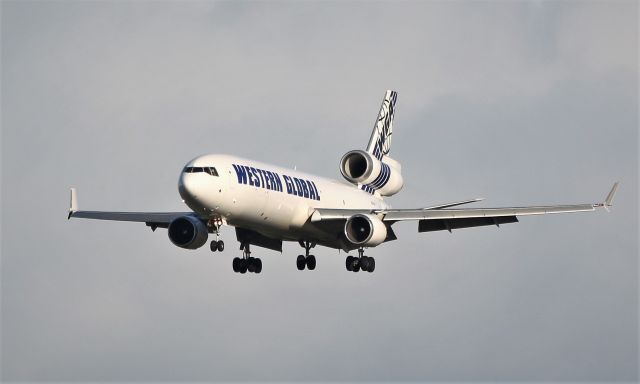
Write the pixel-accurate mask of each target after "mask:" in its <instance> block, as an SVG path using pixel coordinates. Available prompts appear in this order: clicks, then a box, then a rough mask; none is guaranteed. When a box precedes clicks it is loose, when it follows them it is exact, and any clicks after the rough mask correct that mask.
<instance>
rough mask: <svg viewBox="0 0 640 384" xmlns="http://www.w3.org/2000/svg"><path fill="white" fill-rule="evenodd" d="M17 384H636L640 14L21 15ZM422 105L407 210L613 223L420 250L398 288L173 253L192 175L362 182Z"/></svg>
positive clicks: (281, 8)
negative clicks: (568, 207)
mask: <svg viewBox="0 0 640 384" xmlns="http://www.w3.org/2000/svg"><path fill="white" fill-rule="evenodd" d="M1 32H2V360H1V363H2V380H3V381H23V380H24V381H35V380H58V381H107V380H118V381H140V380H151V381H158V380H172V381H174V380H175V381H193V380H206V381H211V380H214V381H215V380H295V381H298V380H385V381H386V380H419V381H427V380H456V381H471V380H485V381H495V380H528V381H542V380H546V381H565V380H574V381H587V380H590V381H615V380H618V381H623V380H626V381H635V380H637V379H638V371H637V368H638V239H637V237H638V187H637V186H638V115H637V113H638V60H637V57H638V37H637V36H638V5H637V3H636V2H623V1H619V2H548V1H536V2H464V1H461V2H402V3H398V2H393V3H392V2H376V3H368V2H356V3H337V2H335V3H334V2H304V3H285V2H278V3H269V2H257V3H207V2H180V3H170V2H162V3H154V2H135V3H126V2H73V3H70V2H10V1H4V2H2V31H1ZM386 89H394V90H397V91H398V93H399V98H398V105H397V113H396V120H395V124H394V126H395V132H394V141H393V146H392V155H393V157H395V158H396V159H397V160H399V161H400V162H402V164H403V174H404V176H405V180H406V185H405V189H404V190H403V191H402V192H401V193H400V194H399V195H397V196H396V197H393V198H392V199H391V202H392V203H393V204H394V206H396V207H420V206H426V205H430V204H435V203H440V202H446V201H452V200H458V199H465V198H473V197H486V198H487V200H486V201H485V202H483V205H485V206H506V205H529V204H556V203H583V202H596V201H601V200H602V199H604V196H605V194H606V192H607V191H608V188H610V186H611V184H612V183H613V182H614V181H616V180H621V182H622V184H621V188H620V191H619V193H618V196H617V199H616V202H615V207H614V209H613V212H612V213H610V214H606V213H605V212H600V213H596V214H575V215H559V216H550V217H535V218H524V219H522V220H521V222H520V223H519V224H512V225H505V226H503V227H501V228H500V229H496V228H478V229H467V230H460V231H455V232H454V233H453V234H449V233H433V234H418V233H417V228H416V227H417V224H416V223H400V224H398V225H396V226H395V227H394V228H395V231H396V234H397V235H398V237H399V241H395V242H392V243H388V244H385V245H383V246H380V247H378V248H375V249H372V250H369V251H368V255H369V256H374V257H375V258H376V264H377V265H376V272H375V273H374V274H372V275H371V274H362V273H360V274H353V273H348V272H347V271H345V269H344V257H345V255H344V254H338V252H337V251H334V250H330V249H324V248H322V249H316V250H315V254H316V256H317V257H318V268H317V270H316V271H314V272H308V271H305V272H298V271H297V270H296V268H295V256H296V255H298V254H299V253H300V252H301V249H300V248H299V246H298V245H297V244H287V245H286V246H285V247H284V251H283V253H282V254H279V253H276V252H272V251H267V250H257V249H256V250H255V251H256V252H254V253H255V256H260V257H262V259H263V264H264V271H263V273H262V274H261V275H239V274H234V273H233V272H232V270H231V260H232V258H233V257H234V256H238V255H239V254H240V251H238V250H237V243H236V241H235V235H234V232H233V230H232V229H230V228H226V229H225V230H224V231H223V236H224V239H225V241H226V242H227V249H226V250H225V252H224V253H223V254H219V253H215V254H212V253H210V252H209V251H208V249H206V248H202V249H200V250H196V251H188V250H183V249H179V248H177V247H174V246H173V245H171V243H170V242H169V240H168V238H167V236H166V231H164V230H158V231H156V232H155V233H153V232H151V231H150V230H149V229H148V228H146V227H145V226H144V225H142V224H132V223H110V222H97V221H82V220H72V221H67V220H66V214H67V208H68V193H69V192H68V188H69V187H71V186H75V187H77V188H78V190H79V202H80V207H81V208H84V209H104V210H149V211H158V210H167V211H173V210H183V209H184V207H183V206H182V205H181V202H180V199H179V195H178V193H177V187H176V183H177V177H178V173H179V171H180V169H181V168H182V166H183V165H184V164H185V163H186V162H187V161H188V160H190V159H191V158H193V157H195V156H197V155H199V154H204V153H232V154H237V155H241V156H246V157H251V158H255V159H257V160H262V161H266V162H271V163H274V164H277V165H282V166H297V167H298V169H301V170H304V171H308V172H312V173H317V174H319V175H323V176H329V177H335V178H339V177H340V176H339V171H338V161H339V159H340V156H342V154H344V153H345V152H346V151H348V150H351V149H355V148H362V147H364V146H365V145H366V141H367V140H368V138H369V135H370V131H371V128H372V126H373V122H374V120H375V117H376V113H377V111H378V107H379V105H380V101H381V99H382V96H383V94H384V91H385V90H386Z"/></svg>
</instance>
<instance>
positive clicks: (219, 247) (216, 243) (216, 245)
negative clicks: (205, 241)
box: [207, 218, 224, 252]
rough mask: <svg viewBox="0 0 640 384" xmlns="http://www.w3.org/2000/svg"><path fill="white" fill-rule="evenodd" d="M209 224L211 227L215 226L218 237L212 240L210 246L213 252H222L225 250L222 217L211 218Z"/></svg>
mask: <svg viewBox="0 0 640 384" xmlns="http://www.w3.org/2000/svg"><path fill="white" fill-rule="evenodd" d="M207 225H208V226H209V227H210V228H211V227H213V228H214V230H213V232H214V233H215V234H216V239H215V240H212V241H211V244H210V246H209V248H210V249H211V252H215V251H218V252H222V251H224V241H222V240H220V227H221V226H222V220H221V219H220V218H212V219H209V222H208V223H207Z"/></svg>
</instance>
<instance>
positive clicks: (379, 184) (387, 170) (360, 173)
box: [340, 150, 404, 196]
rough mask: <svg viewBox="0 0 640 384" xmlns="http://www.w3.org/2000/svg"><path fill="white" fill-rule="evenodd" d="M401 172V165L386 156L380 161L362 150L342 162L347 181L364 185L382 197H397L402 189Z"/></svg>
mask: <svg viewBox="0 0 640 384" xmlns="http://www.w3.org/2000/svg"><path fill="white" fill-rule="evenodd" d="M401 171H402V168H401V167H400V163H398V162H397V161H395V160H393V159H392V158H390V157H387V156H385V157H383V158H382V161H380V160H378V159H376V158H375V157H373V156H372V155H371V154H370V153H369V152H365V151H362V150H354V151H349V152H347V153H346V154H345V155H344V156H342V160H340V173H342V176H343V177H344V178H345V179H347V181H349V182H350V183H353V184H363V185H365V186H367V187H369V188H370V189H371V190H376V191H378V193H380V195H382V196H392V195H395V194H396V193H398V192H399V191H400V190H401V189H402V186H403V185H404V181H403V179H402V172H401Z"/></svg>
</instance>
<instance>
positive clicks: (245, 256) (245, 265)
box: [233, 243, 262, 274]
mask: <svg viewBox="0 0 640 384" xmlns="http://www.w3.org/2000/svg"><path fill="white" fill-rule="evenodd" d="M240 249H241V250H242V258H239V257H234V258H233V272H236V273H242V274H245V273H247V272H251V273H260V272H262V260H260V259H258V258H256V257H251V249H250V246H249V243H242V244H240Z"/></svg>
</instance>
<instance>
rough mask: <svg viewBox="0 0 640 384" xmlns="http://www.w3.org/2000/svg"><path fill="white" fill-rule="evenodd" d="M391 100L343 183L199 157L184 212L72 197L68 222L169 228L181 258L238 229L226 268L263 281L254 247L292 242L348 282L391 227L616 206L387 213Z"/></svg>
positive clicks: (181, 185)
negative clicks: (116, 208) (319, 250)
mask: <svg viewBox="0 0 640 384" xmlns="http://www.w3.org/2000/svg"><path fill="white" fill-rule="evenodd" d="M396 100H397V93H396V92H394V91H386V93H385V96H384V99H383V101H382V106H381V107H380V112H379V113H378V118H377V119H376V121H375V124H374V128H373V132H372V133H371V137H370V139H369V143H368V145H367V147H366V150H359V149H357V150H352V151H349V152H347V153H346V154H345V155H344V156H342V159H341V160H340V162H339V168H340V173H341V174H342V176H343V177H344V178H345V179H346V181H347V183H345V182H341V181H337V180H331V179H327V178H323V177H319V176H316V175H311V174H306V173H303V172H299V171H297V170H291V169H286V168H282V167H278V166H275V165H270V164H265V163H261V162H258V161H254V160H249V159H243V158H240V157H236V156H231V155H223V154H212V155H204V156H198V157H196V158H195V159H193V160H191V161H189V162H188V163H187V164H186V165H185V166H184V168H183V169H182V172H181V173H180V177H179V179H178V192H179V194H180V196H181V197H182V201H183V202H184V203H185V204H186V205H187V206H188V207H189V209H190V211H186V212H106V211H81V210H79V209H78V198H77V192H76V189H75V188H71V203H70V208H69V214H68V217H67V218H68V219H70V218H72V217H73V218H84V219H98V220H117V221H131V222H141V223H146V225H147V226H148V227H150V228H151V230H153V231H155V230H156V229H157V228H166V229H167V233H168V236H169V240H171V242H172V243H173V244H174V245H176V246H178V247H180V248H184V249H189V250H194V249H198V248H200V247H202V246H204V245H205V244H206V243H207V241H208V237H209V235H210V234H213V235H215V240H212V241H211V242H210V244H209V248H210V250H211V251H213V252H216V251H218V252H221V251H223V250H224V242H223V241H222V240H221V239H220V228H221V227H222V226H223V225H228V226H233V227H235V232H236V238H237V240H238V242H239V243H240V250H241V251H242V257H235V258H234V259H233V263H232V267H233V271H234V272H236V273H241V274H244V273H247V272H251V273H261V272H262V260H261V259H260V258H256V257H253V256H251V246H252V245H253V246H257V247H262V248H266V249H270V250H274V251H278V252H282V243H283V242H284V241H292V242H298V243H299V244H300V246H302V247H303V248H304V250H305V253H304V255H302V254H300V255H298V257H297V259H296V266H297V269H298V270H304V269H307V270H314V269H315V268H316V258H315V256H314V255H311V254H310V250H311V249H312V248H314V247H315V246H316V245H320V246H324V247H329V248H334V249H338V250H342V251H345V252H346V253H347V254H348V253H349V252H350V251H353V250H357V252H358V256H357V257H355V256H351V255H347V257H346V260H345V267H346V269H347V271H351V272H359V271H361V270H362V271H366V272H369V273H371V272H373V271H374V270H375V259H374V258H373V257H369V256H365V255H364V252H365V251H364V250H365V248H372V247H376V246H378V245H381V244H383V243H386V242H388V241H392V240H396V239H397V237H396V235H395V233H394V231H393V228H392V226H393V224H395V223H397V222H399V221H406V220H412V221H417V222H418V232H432V231H443V230H446V231H449V232H451V231H452V230H454V229H460V228H470V227H478V226H490V225H491V226H492V225H495V226H498V227H499V226H500V225H501V224H508V223H516V222H518V217H520V216H529V215H544V214H552V213H569V212H587V211H595V210H596V209H597V208H604V209H606V210H607V211H608V210H609V207H611V205H612V204H613V199H614V196H615V194H616V191H617V189H618V182H616V183H614V184H613V187H612V188H611V191H610V192H609V194H608V195H607V197H606V199H605V201H604V202H603V203H595V204H574V205H554V206H534V207H507V208H457V207H459V206H461V205H466V204H470V203H475V202H478V201H481V200H482V199H479V198H476V199H470V200H464V201H457V202H451V203H447V204H439V205H432V206H429V207H424V208H417V209H393V208H391V207H390V206H389V205H388V204H387V203H386V202H385V200H384V197H387V196H392V195H395V194H396V193H398V192H400V190H401V189H402V187H403V184H404V182H403V178H402V168H401V165H400V163H399V162H398V161H396V160H394V159H392V158H391V157H389V152H390V148H391V135H392V131H393V117H394V113H395V104H396Z"/></svg>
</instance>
